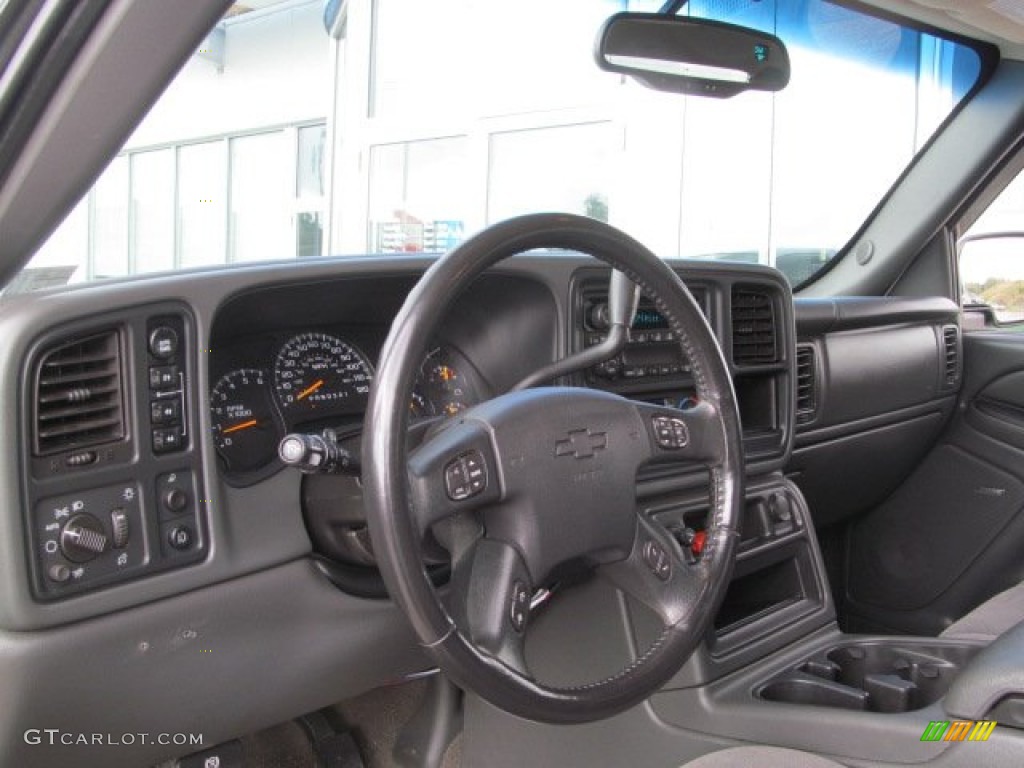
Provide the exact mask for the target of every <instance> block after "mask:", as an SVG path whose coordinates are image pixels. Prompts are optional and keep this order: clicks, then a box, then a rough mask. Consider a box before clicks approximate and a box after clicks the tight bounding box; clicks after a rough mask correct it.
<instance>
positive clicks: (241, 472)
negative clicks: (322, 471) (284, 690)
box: [0, 252, 796, 627]
mask: <svg viewBox="0 0 1024 768" xmlns="http://www.w3.org/2000/svg"><path fill="white" fill-rule="evenodd" d="M430 263H431V261H430V259H429V258H424V257H396V258H386V259H384V258H374V259H370V258H367V259H347V260H343V261H338V260H330V259H325V260H314V261H312V262H307V263H299V264H296V263H292V264H285V265H266V266H256V265H254V266H251V267H238V268H236V269H232V270H221V271H210V272H207V273H203V272H196V273H183V274H180V275H175V276H167V277H162V278H150V279H140V280H138V281H135V282H129V283H127V284H121V285H110V286H103V285H99V286H90V287H88V288H85V289H82V290H79V291H67V292H64V293H59V294H55V295H54V296H53V297H52V298H50V299H47V300H45V301H38V300H37V301H33V300H32V297H25V298H20V299H12V300H11V302H10V304H9V306H11V307H12V308H13V309H15V310H17V311H14V312H10V313H8V314H7V317H8V318H13V317H17V318H19V321H18V323H17V324H16V327H13V328H10V329H9V330H10V331H11V332H10V334H9V336H8V338H11V339H13V340H14V342H13V343H12V344H11V345H9V346H7V347H6V348H5V349H4V351H3V354H4V355H7V356H8V358H9V359H8V361H7V362H8V364H9V368H8V369H9V370H18V371H20V372H21V373H20V378H19V380H18V381H17V387H16V389H15V390H14V392H13V394H12V398H13V399H14V400H16V401H17V402H19V403H21V404H22V407H21V408H20V410H19V414H18V415H19V420H18V422H17V423H16V429H15V430H13V431H14V432H15V433H17V434H20V435H24V436H25V437H26V439H25V440H23V441H19V442H18V443H17V445H16V447H14V450H15V451H16V453H17V454H18V455H21V456H22V459H23V460H22V462H21V467H22V471H20V472H19V473H18V474H17V476H16V477H14V478H8V480H7V483H8V488H9V489H10V492H11V493H13V494H14V495H15V496H18V497H20V498H22V499H23V500H24V503H23V505H22V509H23V510H24V513H23V516H22V517H21V519H20V520H19V521H18V522H19V524H20V526H21V527H22V530H23V533H22V534H19V536H17V537H15V538H14V539H13V540H14V541H20V542H21V544H20V546H18V547H16V548H15V550H14V551H13V552H12V551H10V549H8V551H7V552H6V553H4V554H6V555H7V556H6V557H3V558H0V569H3V570H5V573H4V575H5V576H6V583H7V584H8V585H11V586H12V587H13V586H16V585H19V584H26V581H27V587H28V588H27V589H25V590H24V591H21V590H17V589H12V590H11V591H12V592H13V594H11V595H9V598H10V599H9V600H8V601H6V602H4V603H0V621H6V622H7V624H8V626H12V625H21V626H25V627H38V626H53V625H59V624H61V623H66V622H69V621H74V620H76V619H78V618H84V617H88V616H95V615H97V614H99V613H104V612H108V611H112V610H120V609H123V608H125V607H127V606H130V605H136V604H140V603H145V602H148V601H151V600H153V599H157V598H159V597H161V596H167V595H172V594H176V593H179V592H181V591H184V590H188V589H194V588H196V587H199V586H203V585H209V584H212V583H216V582H218V581H220V580H223V579H226V578H232V577H237V576H239V575H242V574H244V573H249V572H256V571H259V570H260V569H262V568H266V567H268V566H269V565H271V564H273V563H281V562H286V561H288V560H292V559H296V558H302V557H308V556H309V555H310V554H314V555H319V556H321V558H322V560H325V561H328V562H330V563H333V564H335V565H340V566H343V567H358V568H361V569H363V570H362V571H361V572H360V573H361V577H366V578H370V579H371V580H372V579H373V578H375V577H374V574H375V569H374V568H373V557H372V543H371V542H369V541H368V540H367V534H366V530H365V520H364V516H363V511H362V495H361V488H360V487H359V485H358V481H357V479H356V478H351V477H345V478H340V479H335V478H320V479H317V478H315V477H313V476H303V475H301V474H300V473H298V472H296V471H294V470H291V469H288V468H286V465H285V463H284V462H283V461H282V460H281V459H280V458H279V456H278V446H279V444H280V443H281V440H282V438H284V437H285V435H287V434H289V433H307V434H308V433H318V434H320V433H323V432H324V431H325V430H330V431H331V432H332V433H333V434H334V435H335V436H336V437H337V439H338V442H339V444H341V445H342V446H343V447H345V448H346V449H347V450H349V451H351V452H353V453H357V452H358V450H359V445H360V441H361V437H362V430H363V418H364V414H365V410H366V406H367V401H368V396H369V393H370V390H371V388H372V386H373V383H374V378H375V375H376V370H377V364H378V360H379V357H380V353H381V349H382V348H383V344H384V340H385V338H386V336H387V333H388V331H389V329H390V325H391V321H392V319H393V318H394V317H395V316H396V314H397V313H398V311H399V309H400V307H401V305H402V303H403V302H404V301H405V298H406V296H407V295H408V294H409V292H410V291H411V290H412V288H413V286H414V285H415V283H416V281H417V280H418V278H419V276H420V275H421V274H422V272H423V271H424V270H425V269H426V267H427V266H429V264H430ZM675 268H676V269H677V270H679V273H680V274H681V276H683V277H684V279H685V281H686V283H687V285H688V286H689V287H690V289H691V291H692V292H693V294H694V296H695V297H696V299H697V301H698V303H699V305H700V306H701V308H702V309H703V311H704V314H705V317H706V319H707V321H708V323H709V325H710V326H711V328H712V330H713V332H714V333H715V334H716V336H717V337H718V339H719V341H720V344H721V346H722V349H723V353H724V355H725V356H726V360H727V362H728V364H729V368H730V371H731V372H732V374H733V380H734V383H735V387H736V392H737V399H738V401H739V404H740V410H741V417H742V420H743V424H744V441H745V448H746V454H747V467H748V472H749V473H750V474H758V473H763V472H768V471H775V470H778V469H780V468H781V467H782V466H783V463H784V461H785V459H786V457H787V455H788V451H789V449H790V445H791V442H792V436H793V424H794V396H793V392H794V382H795V375H796V359H795V354H794V343H795V342H794V340H795V333H794V330H793V328H794V320H793V304H792V300H791V297H790V294H789V289H788V286H787V284H786V283H785V280H784V279H783V278H782V277H781V275H779V273H777V272H776V271H775V270H772V269H768V268H764V267H758V266H755V265H728V264H706V263H699V262H689V263H688V262H678V263H676V264H675ZM609 274H610V273H609V271H608V270H607V268H604V267H601V266H599V265H598V263H597V262H595V261H594V260H593V259H590V258H589V257H585V256H581V255H578V254H572V253H558V252H554V253H551V252H548V253H539V254H524V255H521V256H519V257H516V258H514V259H510V260H508V261H506V262H505V263H503V264H502V265H499V267H498V268H496V269H493V270H491V271H490V272H488V273H487V274H486V275H484V276H482V277H481V278H480V279H479V280H477V281H476V283H474V284H473V285H472V286H471V287H470V288H469V289H467V290H466V291H465V292H464V293H463V294H461V295H458V296H452V297H451V299H450V303H449V307H448V310H447V313H446V315H445V317H444V318H443V319H442V321H441V322H440V323H439V326H438V328H436V329H435V332H434V336H433V338H432V339H431V341H430V343H429V344H427V345H426V346H425V348H424V349H423V350H421V351H420V356H421V358H420V365H419V369H418V371H417V375H416V377H415V381H414V382H413V383H412V386H411V388H410V392H409V400H408V417H409V419H410V426H412V425H413V424H418V425H425V426H426V428H429V427H430V426H432V425H434V424H440V423H442V422H443V421H444V420H446V419H448V418H451V417H452V416H454V415H457V414H459V413H461V412H463V411H465V410H466V409H469V408H472V407H473V406H474V405H475V404H477V403H480V402H482V401H485V400H487V399H490V398H492V397H494V396H497V395H500V394H502V393H503V392H507V391H509V390H510V389H511V388H512V387H514V386H515V385H516V384H517V383H518V382H520V381H522V380H523V379H524V378H526V377H527V376H529V375H530V374H532V373H534V372H535V371H538V370H540V369H542V368H544V367H545V366H547V365H549V364H551V363H552V362H554V361H556V360H560V359H562V358H564V357H566V356H567V355H570V354H573V353H575V352H579V351H582V350H585V349H588V348H590V347H592V346H594V345H596V344H599V343H600V342H601V340H602V339H603V337H604V334H605V333H606V331H607V318H606V313H607V285H608V278H609ZM108 292H109V293H110V294H111V295H112V296H113V297H115V300H114V301H111V302H110V304H109V307H112V308H106V307H107V306H108V305H107V299H106V294H107V293H108ZM37 328H45V329H46V330H45V331H44V332H43V333H42V334H40V333H38V332H37V331H36V330H35V329H37ZM558 383H561V384H566V385H571V386H585V387H592V388H598V389H603V390H605V391H609V392H614V393H617V394H621V395H623V396H625V397H632V398H636V399H639V400H644V401H648V402H655V403H660V404H667V405H672V406H679V407H687V405H688V404H690V403H692V401H693V399H694V397H695V394H696V390H695V387H694V383H693V379H692V375H691V373H690V370H689V365H688V362H687V360H686V359H685V357H684V356H683V355H682V354H681V352H680V349H679V344H678V342H677V340H676V339H675V338H674V337H673V334H672V333H671V332H670V331H669V329H668V327H667V323H666V322H665V320H664V318H662V317H661V316H660V314H659V313H658V311H657V309H656V307H655V306H654V305H653V304H652V303H651V302H650V301H649V299H648V298H647V297H644V298H643V299H642V300H641V305H640V311H639V313H638V315H637V319H636V321H635V323H634V327H633V329H632V331H631V333H630V338H629V343H628V344H627V346H626V347H625V348H624V349H623V350H622V352H620V353H619V354H618V355H617V356H616V357H615V358H613V359H611V360H607V361H604V362H602V363H600V364H598V365H596V366H592V367H590V368H588V369H586V370H580V371H577V372H575V373H572V374H570V375H568V376H566V377H564V378H562V379H560V380H559V381H558ZM413 432H415V430H412V429H411V430H410V433H413ZM669 474H671V473H669ZM640 481H641V485H640V488H639V490H638V493H639V494H640V495H641V496H643V495H644V494H645V493H654V492H663V490H664V484H665V483H666V482H668V483H670V484H671V485H674V486H675V487H696V486H698V485H699V484H700V483H701V482H702V476H701V474H700V473H699V472H695V474H693V476H688V475H687V473H686V472H682V473H679V472H676V473H675V475H674V476H672V477H669V476H668V474H666V470H665V468H664V467H652V468H651V469H650V470H649V472H648V473H647V474H645V475H642V476H641V478H640ZM0 490H2V489H0ZM7 541H8V542H10V541H12V540H11V539H8V540H7ZM346 541H347V542H349V545H343V543H344V542H346ZM353 542H354V544H353ZM355 545H358V546H355ZM435 554H436V553H435ZM435 559H436V558H435ZM335 584H336V585H337V586H341V587H342V588H343V589H345V588H346V587H347V586H348V587H351V588H350V589H349V590H348V591H350V592H351V593H353V594H378V595H380V594H383V590H382V587H381V586H380V584H379V580H378V584H377V587H376V588H375V589H366V588H361V587H354V586H352V585H350V584H348V582H345V581H343V580H337V579H335ZM55 605H60V611H54V610H51V608H50V606H55ZM4 612H6V615H4Z"/></svg>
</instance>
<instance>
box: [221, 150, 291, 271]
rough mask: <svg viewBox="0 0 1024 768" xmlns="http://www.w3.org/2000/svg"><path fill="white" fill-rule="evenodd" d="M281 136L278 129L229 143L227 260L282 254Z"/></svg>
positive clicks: (283, 192) (285, 250)
mask: <svg viewBox="0 0 1024 768" xmlns="http://www.w3.org/2000/svg"><path fill="white" fill-rule="evenodd" d="M284 142H285V137H284V134H283V133H281V132H280V131H274V132H272V133H259V134H254V135H252V136H240V137H237V138H233V139H231V171H230V185H229V189H230V200H231V205H230V207H229V208H230V217H229V225H228V233H229V235H228V236H229V246H228V261H265V260H267V259H279V258H281V257H282V256H284V255H286V254H288V251H289V250H290V249H289V247H288V234H289V232H288V211H287V207H286V203H287V195H288V188H287V186H286V185H287V181H286V179H287V177H286V175H285V173H286V171H285V149H286V147H285V143H284Z"/></svg>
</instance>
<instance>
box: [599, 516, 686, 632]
mask: <svg viewBox="0 0 1024 768" xmlns="http://www.w3.org/2000/svg"><path fill="white" fill-rule="evenodd" d="M700 571H701V564H700V562H699V561H695V560H693V559H692V558H689V557H687V555H686V553H685V552H684V551H683V550H682V548H681V547H680V546H679V543H678V542H676V540H675V539H674V538H673V537H672V535H671V534H670V533H669V532H668V531H666V530H665V529H664V528H663V527H662V526H660V525H658V524H657V523H656V522H654V521H652V520H649V519H647V518H646V517H644V516H643V515H639V514H638V515H637V526H636V538H635V539H634V540H633V548H632V550H631V551H630V553H629V556H628V557H627V558H625V559H624V560H620V561H618V562H615V563H609V564H607V565H603V566H601V567H600V568H599V569H598V573H600V574H601V575H602V576H604V577H605V578H607V579H608V580H609V581H610V582H612V583H613V584H614V585H615V586H617V587H618V588H619V589H621V590H622V591H623V592H625V593H626V594H628V595H631V596H632V597H634V598H636V599H637V600H639V601H640V602H641V603H643V604H644V605H646V606H647V607H648V608H650V609H651V610H652V611H654V612H655V613H656V614H658V617H659V618H660V619H661V621H662V623H663V624H664V625H665V626H674V625H676V624H678V623H679V622H680V621H681V620H682V619H683V618H685V616H686V615H687V613H688V612H690V611H692V609H693V605H694V603H695V601H696V599H697V597H698V595H699V594H700Z"/></svg>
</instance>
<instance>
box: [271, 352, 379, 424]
mask: <svg viewBox="0 0 1024 768" xmlns="http://www.w3.org/2000/svg"><path fill="white" fill-rule="evenodd" d="M372 380H373V369H372V368H371V367H370V363H369V362H367V360H366V357H365V356H364V355H363V353H362V352H360V351H359V350H358V349H356V348H355V347H354V346H352V345H351V344H349V343H348V342H346V341H342V340H341V339H339V338H336V337H335V336H329V335H327V334H325V333H304V334H302V335H300V336H296V337H294V338H293V339H291V340H290V341H289V342H288V343H287V344H285V345H284V346H283V347H282V348H281V351H280V352H279V353H278V355H277V361H276V362H275V364H274V386H275V388H276V390H277V396H278V398H279V399H280V400H281V404H282V405H283V406H284V407H285V408H286V409H287V410H288V411H289V412H290V413H293V414H306V413H314V412H317V411H322V412H323V413H324V414H325V415H326V414H334V413H350V412H356V411H361V410H362V409H364V408H365V407H366V400H367V396H368V395H369V393H370V382H371V381H372Z"/></svg>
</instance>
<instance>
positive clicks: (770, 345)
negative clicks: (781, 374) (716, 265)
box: [732, 286, 779, 365]
mask: <svg viewBox="0 0 1024 768" xmlns="http://www.w3.org/2000/svg"><path fill="white" fill-rule="evenodd" d="M732 360H733V362H734V363H735V364H736V365H766V364H770V363H777V362H778V361H779V354H778V348H777V346H776V340H775V302H774V301H772V295H771V293H770V292H769V291H768V290H766V289H764V288H757V287H747V286H735V287H733V289H732Z"/></svg>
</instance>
